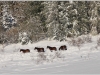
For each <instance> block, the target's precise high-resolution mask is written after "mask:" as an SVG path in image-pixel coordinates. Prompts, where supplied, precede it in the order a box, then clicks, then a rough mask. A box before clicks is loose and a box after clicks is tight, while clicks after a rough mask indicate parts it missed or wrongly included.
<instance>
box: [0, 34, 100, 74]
mask: <svg viewBox="0 0 100 75" xmlns="http://www.w3.org/2000/svg"><path fill="white" fill-rule="evenodd" d="M83 36H84V35H83ZM83 36H80V37H83ZM91 37H92V42H91V43H88V42H85V43H84V44H82V45H81V47H80V50H79V48H78V47H77V46H72V45H70V44H69V43H68V41H70V40H71V39H70V38H69V39H67V41H63V42H59V41H55V40H51V41H48V40H43V41H40V42H36V43H33V44H31V43H29V44H28V45H21V44H20V43H18V44H10V45H6V46H5V47H4V46H3V45H0V50H1V51H0V74H99V73H100V58H99V57H100V47H99V46H97V40H98V38H100V35H97V36H91ZM76 39H77V38H76ZM48 45H49V46H55V47H57V52H55V51H54V52H50V51H49V49H47V48H46V47H47V46H48ZM61 45H67V48H68V49H67V50H65V51H59V50H58V49H59V47H60V46H61ZM34 47H44V49H45V53H41V54H42V55H43V56H41V55H40V54H39V53H38V52H36V50H34ZM26 48H28V49H30V53H26V54H23V53H21V52H20V51H19V50H20V49H26ZM42 57H43V58H42Z"/></svg>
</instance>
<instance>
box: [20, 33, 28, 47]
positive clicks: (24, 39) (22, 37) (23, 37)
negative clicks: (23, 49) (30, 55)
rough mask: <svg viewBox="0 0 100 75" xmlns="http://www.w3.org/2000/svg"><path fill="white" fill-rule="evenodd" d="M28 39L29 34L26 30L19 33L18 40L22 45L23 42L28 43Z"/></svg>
mask: <svg viewBox="0 0 100 75" xmlns="http://www.w3.org/2000/svg"><path fill="white" fill-rule="evenodd" d="M29 41H30V39H29V36H28V34H27V33H26V32H23V33H19V42H20V43H21V44H22V45H24V44H28V43H29Z"/></svg>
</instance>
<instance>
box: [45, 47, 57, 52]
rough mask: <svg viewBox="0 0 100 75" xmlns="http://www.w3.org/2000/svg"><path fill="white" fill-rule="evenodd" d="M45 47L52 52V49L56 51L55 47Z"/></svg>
mask: <svg viewBox="0 0 100 75" xmlns="http://www.w3.org/2000/svg"><path fill="white" fill-rule="evenodd" d="M47 48H49V49H50V51H51V52H52V51H53V50H54V51H57V48H56V47H50V46H47Z"/></svg>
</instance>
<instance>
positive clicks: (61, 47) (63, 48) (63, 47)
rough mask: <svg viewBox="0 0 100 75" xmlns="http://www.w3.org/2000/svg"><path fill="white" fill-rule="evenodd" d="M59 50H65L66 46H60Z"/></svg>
mask: <svg viewBox="0 0 100 75" xmlns="http://www.w3.org/2000/svg"><path fill="white" fill-rule="evenodd" d="M59 50H67V46H66V45H62V46H60V48H59Z"/></svg>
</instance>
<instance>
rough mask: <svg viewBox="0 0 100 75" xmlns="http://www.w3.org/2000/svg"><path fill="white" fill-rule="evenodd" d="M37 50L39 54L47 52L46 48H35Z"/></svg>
mask: <svg viewBox="0 0 100 75" xmlns="http://www.w3.org/2000/svg"><path fill="white" fill-rule="evenodd" d="M35 49H37V51H38V52H45V51H44V48H38V47H35V48H34V50H35Z"/></svg>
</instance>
